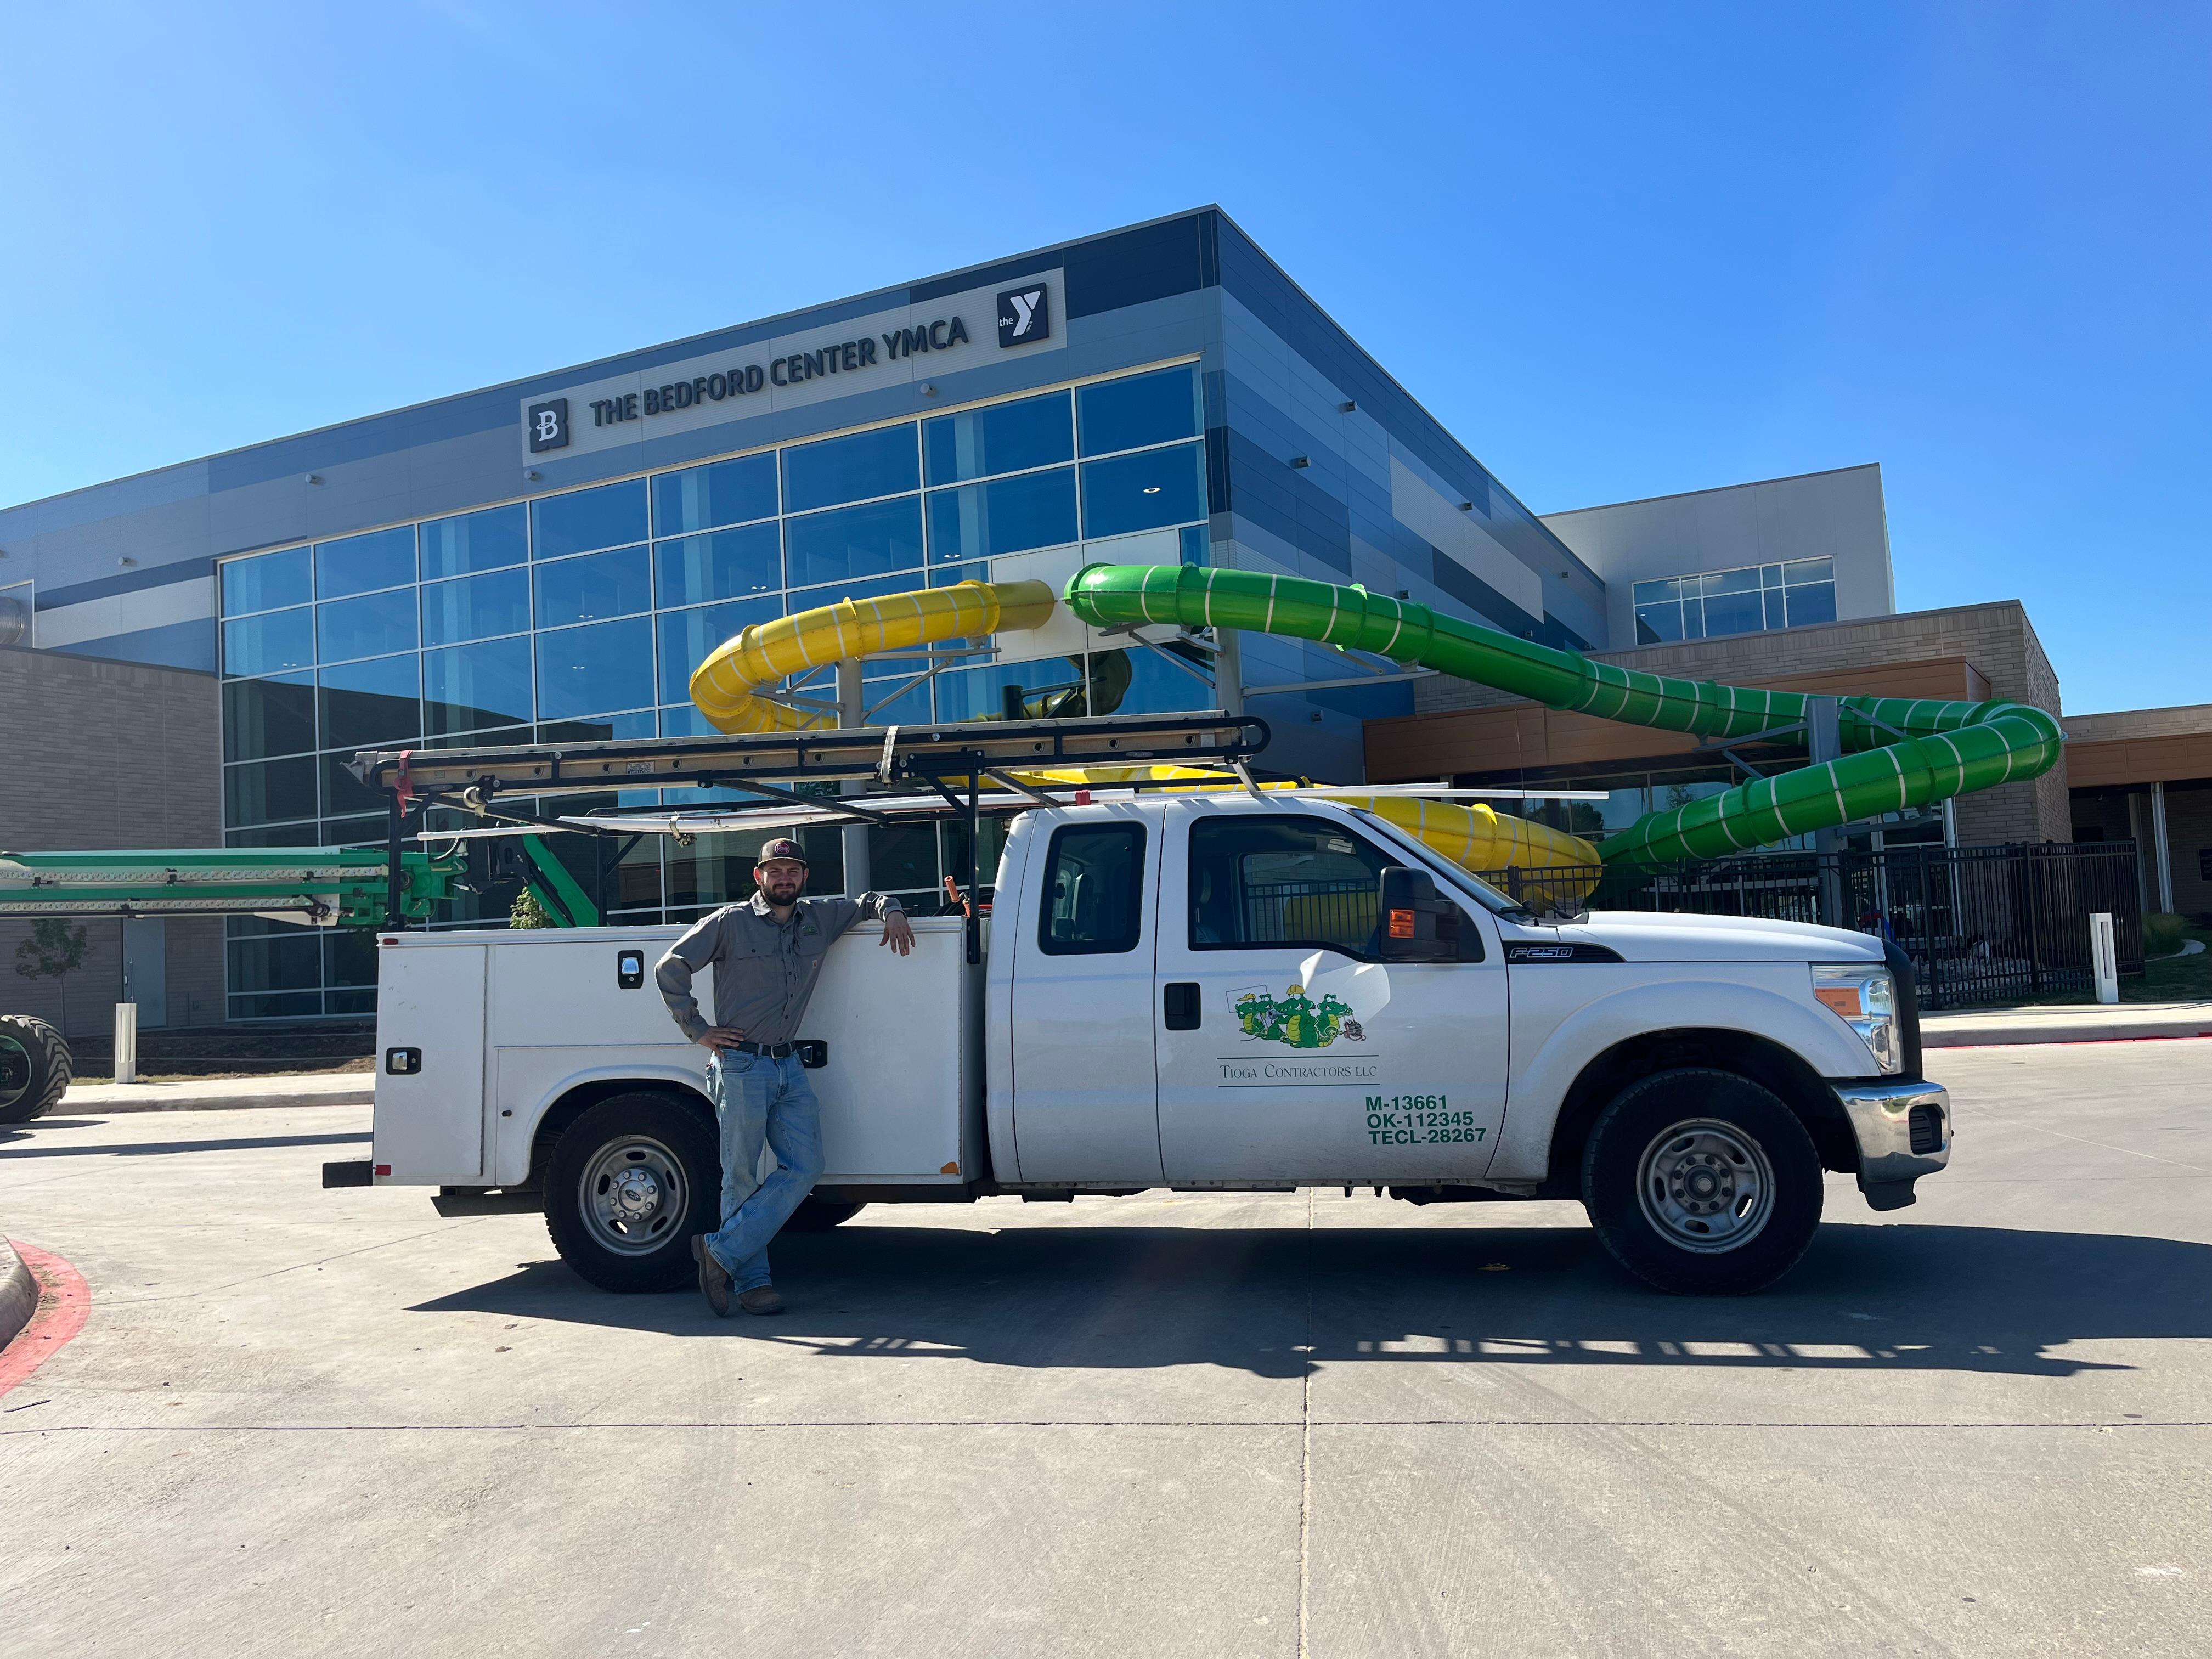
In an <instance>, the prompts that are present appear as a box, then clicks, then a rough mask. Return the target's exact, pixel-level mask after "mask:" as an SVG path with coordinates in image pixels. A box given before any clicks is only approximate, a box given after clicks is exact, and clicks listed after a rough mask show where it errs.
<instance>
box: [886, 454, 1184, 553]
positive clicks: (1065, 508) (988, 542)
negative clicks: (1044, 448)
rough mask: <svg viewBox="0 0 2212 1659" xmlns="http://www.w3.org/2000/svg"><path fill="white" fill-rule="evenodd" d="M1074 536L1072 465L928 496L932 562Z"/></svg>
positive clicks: (1048, 544)
mask: <svg viewBox="0 0 2212 1659" xmlns="http://www.w3.org/2000/svg"><path fill="white" fill-rule="evenodd" d="M1162 493H1163V494H1164V493H1165V492H1164V491H1163V492H1162ZM1074 539H1075V470H1074V469H1073V467H1060V468H1058V469H1056V470H1055V471H1051V472H1028V473H1024V474H1023V475H1022V476H1021V477H1018V478H1001V479H1000V481H999V482H998V483H980V484H969V485H966V486H965V487H963V488H962V489H940V490H939V491H938V492H937V493H936V494H934V495H932V496H930V498H929V556H930V557H931V559H932V560H933V561H935V560H942V559H973V558H981V557H987V556H990V555H993V554H998V553H1019V552H1021V551H1023V550H1024V549H1027V548H1032V547H1052V546H1055V545H1057V544H1060V543H1061V542H1072V541H1073V540H1074Z"/></svg>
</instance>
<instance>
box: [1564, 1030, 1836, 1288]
mask: <svg viewBox="0 0 2212 1659" xmlns="http://www.w3.org/2000/svg"><path fill="white" fill-rule="evenodd" d="M1820 1196H1821V1186H1820V1156H1819V1154H1818V1153H1816V1152H1814V1149H1813V1139H1812V1137H1811V1136H1810V1135H1808V1134H1807V1133H1805V1126H1804V1125H1803V1124H1802V1123H1801V1122H1799V1121H1798V1120H1797V1117H1796V1114H1795V1113H1793V1112H1792V1111H1791V1110H1790V1109H1789V1108H1788V1107H1787V1106H1785V1105H1784V1104H1783V1103H1782V1102H1781V1101H1780V1100H1779V1099H1778V1098H1777V1097H1776V1096H1775V1095H1774V1094H1773V1092H1772V1091H1770V1090H1768V1089H1765V1088H1762V1087H1761V1086H1760V1085H1758V1084H1756V1083H1753V1081H1752V1080H1751V1079H1749V1078H1747V1077H1741V1076H1738V1075H1737V1074H1736V1073H1733V1072H1720V1071H1705V1070H1702V1069H1697V1070H1690V1069H1685V1070H1681V1071H1672V1072H1662V1073H1658V1074H1657V1075H1656V1076H1654V1077H1648V1078H1645V1079H1644V1080H1643V1081H1642V1082H1640V1083H1635V1084H1632V1085H1630V1086H1629V1087H1628V1088H1626V1089H1624V1090H1623V1091H1621V1092H1620V1094H1619V1095H1618V1096H1616V1097H1614V1099H1613V1103H1611V1104H1610V1105H1608V1106H1607V1108H1606V1109H1605V1110H1604V1111H1603V1112H1602V1113H1601V1114H1600V1115H1599V1116H1598V1120H1597V1121H1596V1123H1595V1124H1594V1125H1593V1126H1592V1127H1591V1129H1590V1137H1589V1146H1588V1147H1587V1148H1586V1149H1585V1150H1584V1152H1583V1205H1584V1206H1585V1207H1587V1208H1588V1210H1589V1217H1590V1222H1591V1225H1594V1226H1595V1228H1596V1229H1597V1236H1598V1238H1599V1239H1600V1241H1601V1242H1602V1243H1603V1244H1604V1245H1605V1247H1606V1249H1608V1250H1610V1251H1612V1252H1613V1257H1614V1259H1615V1260H1616V1261H1619V1262H1620V1264H1621V1266H1622V1267H1626V1268H1627V1269H1628V1270H1629V1272H1631V1273H1634V1274H1635V1275H1636V1276H1637V1277H1638V1278H1639V1279H1643V1280H1644V1281H1645V1282H1646V1283H1648V1284H1650V1285H1656V1286H1658V1288H1659V1289H1661V1290H1662V1291H1674V1293H1676V1294H1677V1295H1685V1296H1742V1295H1746V1294H1747V1293H1749V1292H1751V1291H1760V1290H1764V1289H1765V1288H1766V1287H1767V1286H1768V1285H1771V1284H1772V1283H1773V1282H1774V1281H1775V1280H1776V1279H1779V1278H1781V1277H1782V1275H1783V1274H1784V1273H1787V1272H1789V1271H1790V1268H1791V1267H1794V1266H1795V1265H1796V1261H1797V1259H1798V1257H1800V1256H1802V1255H1804V1254H1805V1249H1806V1247H1807V1246H1808V1245H1809V1244H1810V1243H1812V1242H1813V1231H1814V1228H1816V1227H1818V1226H1819V1225H1820Z"/></svg>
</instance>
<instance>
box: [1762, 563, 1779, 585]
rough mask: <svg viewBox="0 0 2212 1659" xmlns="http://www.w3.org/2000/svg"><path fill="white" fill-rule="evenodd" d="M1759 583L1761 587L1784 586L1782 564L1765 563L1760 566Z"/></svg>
mask: <svg viewBox="0 0 2212 1659" xmlns="http://www.w3.org/2000/svg"><path fill="white" fill-rule="evenodd" d="M1759 586H1761V587H1779V586H1782V567H1781V566H1780V565H1778V564H1763V565H1761V566H1759Z"/></svg>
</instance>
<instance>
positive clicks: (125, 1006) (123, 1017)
mask: <svg viewBox="0 0 2212 1659" xmlns="http://www.w3.org/2000/svg"><path fill="white" fill-rule="evenodd" d="M115 1080H116V1081H117V1082H118V1083H136V1082H137V1080H138V1005H137V1003H135V1002H118V1003H117V1004H116V1005H115Z"/></svg>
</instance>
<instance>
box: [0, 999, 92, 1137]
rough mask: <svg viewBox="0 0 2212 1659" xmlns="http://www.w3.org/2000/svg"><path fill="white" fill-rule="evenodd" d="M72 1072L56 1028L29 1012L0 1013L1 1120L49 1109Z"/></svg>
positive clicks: (23, 1117)
mask: <svg viewBox="0 0 2212 1659" xmlns="http://www.w3.org/2000/svg"><path fill="white" fill-rule="evenodd" d="M75 1075H76V1068H75V1066H74V1064H73V1063H72V1061H71V1060H70V1051H69V1044H67V1043H66V1042H63V1041H62V1034H61V1033H60V1032H59V1031H57V1030H54V1028H53V1027H52V1026H51V1025H49V1024H46V1021H44V1020H43V1019H33V1018H32V1017H31V1016H30V1015H28V1014H0V1123H28V1122H29V1121H31V1120H32V1119H33V1118H34V1117H37V1116H38V1115H40V1113H42V1112H50V1111H52V1109H54V1108H55V1107H56V1106H57V1105H58V1104H59V1103H60V1102H61V1097H62V1096H63V1094H64V1092H66V1091H67V1090H68V1088H69V1086H70V1079H72V1078H73V1077H74V1076H75Z"/></svg>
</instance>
